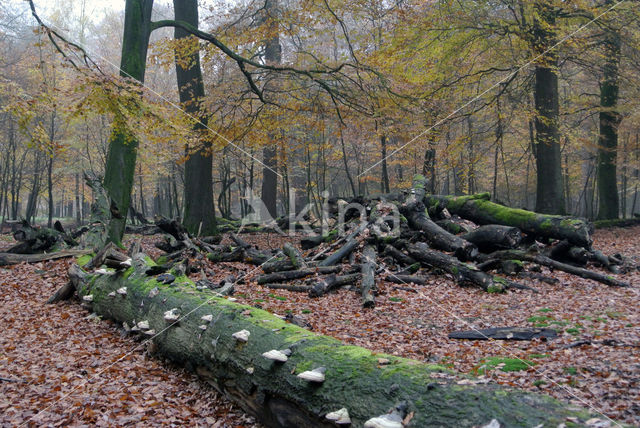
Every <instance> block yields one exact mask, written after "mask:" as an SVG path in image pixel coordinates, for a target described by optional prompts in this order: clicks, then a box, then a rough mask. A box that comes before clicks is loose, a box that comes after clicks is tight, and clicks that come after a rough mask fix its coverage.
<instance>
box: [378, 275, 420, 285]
mask: <svg viewBox="0 0 640 428" xmlns="http://www.w3.org/2000/svg"><path fill="white" fill-rule="evenodd" d="M385 279H386V280H387V281H389V282H393V283H394V284H417V285H427V280H426V279H424V278H423V277H421V276H415V275H402V274H393V273H390V274H388V275H387V276H386V277H385Z"/></svg>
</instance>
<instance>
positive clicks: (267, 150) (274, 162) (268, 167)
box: [261, 0, 282, 220]
mask: <svg viewBox="0 0 640 428" xmlns="http://www.w3.org/2000/svg"><path fill="white" fill-rule="evenodd" d="M264 8H265V12H266V14H267V17H266V19H267V20H268V21H269V27H270V28H271V29H272V30H273V34H272V37H271V38H270V39H269V40H267V41H266V44H265V47H264V60H265V62H266V63H267V64H270V65H279V64H280V62H281V61H282V47H281V46H280V36H279V34H278V24H277V21H276V15H277V12H278V2H277V0H266V1H265V5H264ZM269 137H270V139H272V138H273V136H272V135H270V136H269ZM267 144H268V145H267V146H265V147H264V148H263V149H262V162H263V166H264V167H263V169H262V192H261V197H262V202H263V203H264V206H265V208H266V209H267V211H268V214H269V216H271V219H275V218H276V217H278V212H277V201H278V173H277V170H278V156H277V154H278V150H277V145H276V144H275V143H274V142H273V141H269V142H268V143H267ZM261 214H262V213H261ZM264 214H267V213H264ZM263 220H264V219H263Z"/></svg>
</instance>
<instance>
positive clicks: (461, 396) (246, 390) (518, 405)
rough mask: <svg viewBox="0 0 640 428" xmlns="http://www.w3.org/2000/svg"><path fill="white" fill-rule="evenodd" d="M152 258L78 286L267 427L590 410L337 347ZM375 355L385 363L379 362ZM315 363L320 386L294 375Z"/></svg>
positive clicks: (522, 418) (503, 418) (417, 422)
mask: <svg viewBox="0 0 640 428" xmlns="http://www.w3.org/2000/svg"><path fill="white" fill-rule="evenodd" d="M152 263H153V262H152V261H151V260H149V259H148V258H140V257H136V258H135V260H134V268H131V269H130V271H127V273H126V274H123V273H114V274H110V275H90V279H89V281H88V282H87V284H86V285H85V286H83V287H81V289H80V290H79V294H80V295H81V296H84V295H86V294H92V295H93V303H92V305H93V307H92V309H93V310H94V311H95V312H97V313H98V314H100V315H102V316H104V317H107V318H110V319H113V320H116V321H118V322H126V323H127V324H129V325H133V324H134V322H139V321H142V320H146V321H148V322H149V325H150V328H152V329H154V330H155V331H156V333H157V336H155V337H154V339H153V340H154V342H155V343H156V345H157V350H158V352H159V353H161V354H162V355H164V356H165V357H167V358H169V359H172V360H174V361H176V362H179V363H181V364H184V365H186V366H188V367H190V368H192V369H193V370H195V371H196V372H197V373H198V374H199V375H200V376H202V377H203V378H204V379H206V380H207V381H208V382H209V383H211V384H212V385H213V386H215V387H216V388H217V389H218V390H220V391H222V392H223V393H224V394H226V395H227V396H228V397H229V398H231V399H233V400H235V401H236V402H237V403H238V404H240V405H241V406H242V407H243V408H244V409H245V410H246V411H248V412H250V413H252V414H254V415H256V416H257V417H258V418H259V419H260V420H262V421H263V422H264V423H265V424H266V425H268V426H308V427H314V426H327V425H326V422H325V421H324V419H323V418H324V415H325V414H326V413H328V412H331V411H335V410H337V409H340V408H342V407H347V409H348V411H349V414H350V416H351V419H352V421H353V426H356V427H359V426H362V425H363V423H364V422H365V421H366V420H368V419H370V418H372V417H374V416H378V415H381V414H384V413H386V412H387V411H388V410H389V409H390V408H391V407H393V406H395V405H396V404H398V403H399V402H401V401H406V402H407V403H408V404H409V410H410V411H412V412H414V417H413V420H412V422H411V424H412V426H416V427H427V426H460V427H465V426H480V425H484V424H486V423H488V422H489V421H491V420H492V419H498V420H499V421H500V422H501V423H502V424H503V425H505V426H523V427H530V426H536V425H539V424H543V423H544V424H545V425H547V424H548V425H550V426H555V425H558V424H560V423H562V422H564V421H565V418H566V417H568V416H574V417H577V418H579V419H580V420H587V419H589V418H590V417H591V415H589V414H588V413H587V412H585V411H583V410H577V409H570V408H569V406H568V405H566V404H563V403H561V402H559V401H557V400H554V399H552V398H550V397H546V396H542V395H537V394H532V393H528V392H524V391H518V390H506V389H504V388H502V387H499V386H498V385H493V384H488V385H487V384H474V383H473V378H469V377H466V376H461V375H456V374H455V373H453V372H451V371H449V370H447V369H446V368H444V367H442V366H438V365H432V364H425V363H421V362H418V361H414V360H409V359H405V358H400V357H396V356H392V355H385V354H376V353H374V352H371V351H369V350H367V349H364V348H360V347H356V346H347V345H343V344H342V343H341V342H340V341H338V340H336V339H334V338H331V337H327V336H322V335H318V334H315V333H312V332H310V331H308V330H305V329H302V328H300V327H297V326H295V325H293V324H289V323H286V322H284V321H283V320H282V319H280V318H278V317H276V316H274V315H272V314H270V313H268V312H266V311H264V310H261V309H257V308H254V307H251V306H247V305H241V304H237V303H234V302H231V301H229V300H227V299H225V298H220V297H216V296H215V294H214V293H213V292H212V291H210V290H198V289H196V288H195V286H194V284H193V283H192V282H191V281H189V280H188V279H187V278H184V277H180V278H177V279H176V281H175V282H174V283H173V284H171V285H165V284H161V283H159V282H157V281H156V280H155V279H154V278H152V277H148V276H146V275H145V274H144V273H143V272H144V271H145V270H146V268H147V267H148V266H149V265H151V264H152ZM120 287H126V288H127V294H126V296H122V295H120V294H117V292H116V290H117V289H119V288H120ZM114 292H116V293H115V295H113V293H114ZM110 293H111V294H112V296H109V294H110ZM173 308H178V311H179V313H180V318H179V321H178V322H177V323H176V324H175V325H170V324H168V323H167V322H166V321H165V320H164V318H163V315H164V312H165V311H168V310H170V309H173ZM203 315H212V316H213V321H212V322H211V323H210V324H208V325H207V329H206V330H204V331H203V330H202V329H201V328H199V326H200V325H202V324H203V321H202V320H201V317H202V316H203ZM242 329H246V330H248V331H249V332H250V333H251V334H250V337H249V340H248V342H247V343H240V342H238V341H236V340H235V339H234V338H233V337H232V333H234V332H236V331H239V330H242ZM284 348H289V349H291V350H292V355H291V356H290V357H289V360H288V361H287V362H286V363H284V364H279V363H275V362H273V361H270V360H267V359H265V358H263V357H262V356H261V355H262V353H263V352H266V351H269V350H271V349H284ZM379 358H385V359H387V360H389V363H388V364H384V365H381V364H380V363H379V361H378V360H379ZM317 367H325V368H326V369H327V371H326V374H325V376H326V380H325V381H324V383H322V384H321V385H312V384H309V383H307V382H305V381H303V380H301V379H299V378H297V377H296V374H298V373H300V372H302V371H305V370H309V369H313V368H317ZM460 381H462V382H460Z"/></svg>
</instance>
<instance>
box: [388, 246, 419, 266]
mask: <svg viewBox="0 0 640 428" xmlns="http://www.w3.org/2000/svg"><path fill="white" fill-rule="evenodd" d="M382 254H384V255H385V256H389V257H392V258H393V259H395V260H396V261H397V262H399V263H400V264H402V265H413V264H415V263H416V261H415V260H414V259H413V258H411V257H409V256H408V255H406V254H405V253H403V252H402V251H400V250H398V249H397V248H396V247H394V246H393V245H386V246H385V247H384V251H383V252H382Z"/></svg>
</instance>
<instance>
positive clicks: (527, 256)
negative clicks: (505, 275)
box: [487, 250, 629, 287]
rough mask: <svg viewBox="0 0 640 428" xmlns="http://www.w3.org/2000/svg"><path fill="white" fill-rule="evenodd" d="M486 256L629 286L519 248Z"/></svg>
mask: <svg viewBox="0 0 640 428" xmlns="http://www.w3.org/2000/svg"><path fill="white" fill-rule="evenodd" d="M487 258H488V259H499V260H520V261H523V262H531V263H536V264H539V265H541V266H546V267H549V268H552V269H557V270H561V271H563V272H567V273H570V274H572V275H576V276H579V277H580V278H585V279H592V280H594V281H597V282H601V283H603V284H606V285H610V286H612V287H628V286H629V284H627V283H626V282H622V281H618V280H617V279H615V278H614V277H612V276H611V275H603V274H601V273H598V272H594V271H592V270H588V269H583V268H581V267H577V266H572V265H568V264H566V263H561V262H559V261H556V260H553V259H551V258H549V257H547V256H543V255H542V254H536V253H527V252H525V251H520V250H504V251H496V252H495V253H491V254H489V255H488V256H487Z"/></svg>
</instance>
